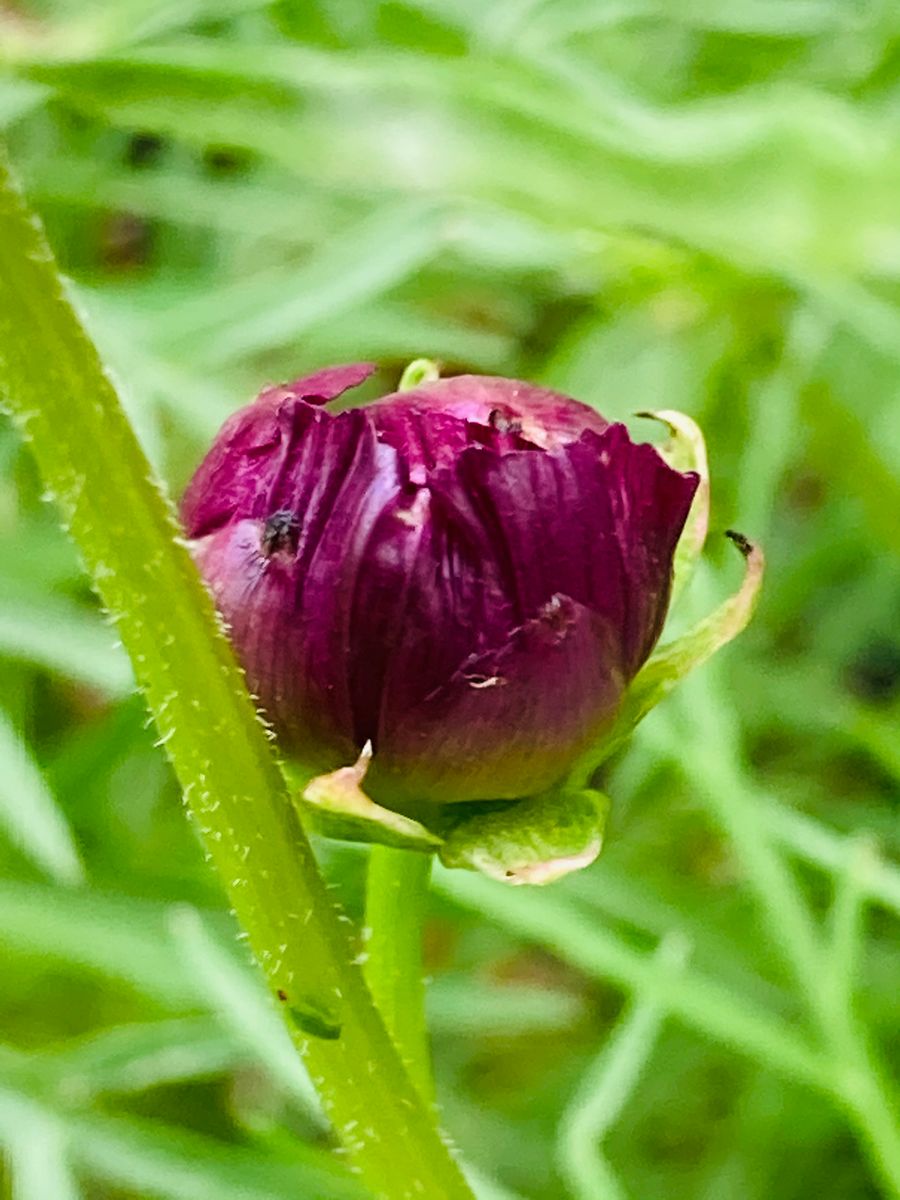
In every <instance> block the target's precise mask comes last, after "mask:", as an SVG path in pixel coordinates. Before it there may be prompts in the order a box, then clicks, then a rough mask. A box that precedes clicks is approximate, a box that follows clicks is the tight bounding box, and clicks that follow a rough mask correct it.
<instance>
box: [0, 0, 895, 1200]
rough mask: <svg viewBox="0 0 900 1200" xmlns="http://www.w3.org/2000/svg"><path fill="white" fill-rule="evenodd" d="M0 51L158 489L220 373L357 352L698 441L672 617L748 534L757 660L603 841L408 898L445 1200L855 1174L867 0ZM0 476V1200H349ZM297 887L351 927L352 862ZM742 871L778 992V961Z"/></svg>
mask: <svg viewBox="0 0 900 1200" xmlns="http://www.w3.org/2000/svg"><path fill="white" fill-rule="evenodd" d="M0 64H2V74H0V129H2V133H3V136H5V138H6V139H7V140H8V143H9V147H10V152H11V154H12V156H13V159H14V162H15V164H16V166H17V167H18V169H19V171H20V173H21V175H22V177H23V178H24V181H25V183H26V186H27V190H28V193H29V196H30V199H31V201H32V203H33V204H34V205H35V207H36V208H37V209H38V210H39V212H40V214H41V216H42V217H43V219H44V221H45V223H46V225H47V228H48V232H49V234H50V237H51V240H52V242H53V245H54V247H55V249H56V252H57V254H58V255H59V257H60V260H61V262H62V264H63V267H64V269H65V271H66V272H67V274H68V275H69V276H70V277H71V278H72V280H73V281H74V284H73V286H74V289H75V292H76V295H77V298H78V300H79V303H80V305H81V307H82V309H83V311H84V313H85V314H86V318H87V320H88V322H89V326H90V329H91V331H92V333H93V335H94V336H95V338H96V339H97V341H98V343H99V345H100V347H101V349H102V352H103V353H104V355H105V357H106V359H107V361H108V363H109V365H110V368H111V370H112V371H113V372H114V374H115V377H116V379H117V382H118V383H119V384H120V385H121V387H122V389H123V392H124V396H125V400H126V403H127V406H128V410H129V413H130V415H131V417H132V419H133V421H134V424H135V426H136V428H137V430H138V432H139V435H140V437H141V440H142V442H143V445H144V447H145V449H146V450H147V452H148V454H149V456H150V458H151V459H152V461H153V462H154V464H155V465H156V467H157V468H158V470H159V471H160V473H161V474H162V475H163V477H164V478H165V479H166V480H167V481H168V483H169V485H170V488H171V490H172V492H173V493H174V494H177V493H178V492H179V490H180V489H181V488H182V487H183V485H184V483H185V481H186V479H187V477H188V475H189V473H190V471H191V469H192V467H193V466H194V465H195V463H196V462H197V461H198V459H199V456H200V455H201V454H202V452H203V449H204V447H205V445H206V444H207V443H208V441H209V439H210V437H211V435H212V433H213V432H214V431H215V429H216V428H217V426H218V424H219V423H220V422H221V420H222V419H223V418H224V416H225V415H226V414H227V413H229V412H230V411H231V410H232V409H233V408H235V407H236V406H237V405H239V404H240V403H242V402H244V401H245V400H247V399H248V398H249V397H250V396H251V395H252V394H254V393H255V392H256V391H257V390H259V388H260V387H261V386H262V385H263V384H264V383H266V382H270V381H275V380H281V379H285V378H290V377H293V376H296V375H299V374H301V373H303V372H304V371H306V370H309V369H314V368H316V367H318V366H321V365H325V364H328V363H331V362H340V361H346V360H349V361H352V360H355V359H359V358H364V357H372V358H374V359H376V360H377V361H378V362H379V364H380V365H381V367H382V372H381V375H380V378H379V386H380V387H382V389H383V388H386V387H392V386H393V385H394V384H395V383H396V380H397V378H398V376H399V372H400V370H401V369H402V367H403V365H404V364H405V362H406V361H408V360H409V359H411V358H413V357H416V356H419V355H421V354H426V355H429V356H431V357H434V358H436V359H438V360H440V361H441V363H442V366H443V369H444V371H445V373H452V372H458V371H461V370H469V371H477V372H486V373H504V374H511V375H515V376H519V377H522V378H526V379H531V380H539V381H542V382H545V383H547V384H549V385H552V386H554V387H557V388H559V389H561V390H564V391H568V392H571V393H572V394H574V395H576V396H578V397H580V398H582V399H584V400H586V401H588V402H590V403H593V404H596V405H597V406H598V407H599V408H601V409H602V411H603V412H604V413H605V414H607V415H608V416H610V417H613V418H620V419H630V416H631V414H633V413H634V412H636V411H640V410H644V409H647V408H654V407H655V408H660V407H665V408H681V409H683V410H685V411H687V412H689V413H690V414H692V415H693V416H694V417H695V418H696V419H697V420H698V421H700V423H701V424H702V425H703V427H704V429H705V430H706V432H707V436H708V438H709V443H710V455H711V464H712V476H713V535H712V537H711V540H710V547H709V554H708V561H707V562H706V563H705V565H704V570H703V571H702V572H701V574H700V575H699V577H698V578H697V579H696V581H695V583H694V585H693V586H692V589H691V593H690V595H689V596H688V597H687V604H686V612H685V613H684V614H676V618H675V619H676V620H678V619H679V616H680V617H681V619H683V618H684V617H685V616H688V617H689V616H696V615H698V614H699V613H702V612H704V611H706V610H707V609H708V608H709V607H710V606H711V605H712V604H713V603H715V601H716V599H717V598H718V597H719V596H721V595H724V594H725V591H726V590H727V589H729V588H731V587H733V586H734V585H735V581H736V578H737V574H738V566H737V564H736V562H733V561H732V558H731V557H730V556H729V554H728V553H727V551H723V550H722V542H723V539H722V538H721V536H719V535H720V534H721V531H722V530H724V529H725V528H726V527H729V526H732V525H734V526H737V527H738V528H739V529H741V530H743V531H745V532H746V533H747V534H749V535H751V536H753V537H756V538H758V539H760V540H761V541H762V543H763V544H764V546H765V548H766V551H767V554H768V558H769V564H770V567H769V574H768V578H767V582H766V587H765V591H764V596H763V600H762V604H761V607H760V611H759V613H758V615H757V618H756V620H755V622H754V624H753V626H752V627H751V629H750V630H749V631H748V632H747V633H746V634H744V635H743V636H742V637H741V639H740V640H739V641H738V642H737V643H735V644H734V645H733V646H732V647H730V648H729V649H728V650H726V651H725V652H723V654H722V655H721V659H720V660H717V661H716V663H715V664H712V665H710V666H708V667H706V668H704V669H703V670H702V671H701V672H700V677H699V678H698V679H697V680H696V681H691V683H690V684H689V685H687V686H686V688H685V689H684V691H683V693H679V694H678V696H676V697H675V698H673V699H672V700H670V701H668V702H667V703H666V704H665V705H663V707H662V708H661V709H659V710H657V712H655V713H654V714H653V715H652V717H651V718H650V719H648V721H647V722H646V725H645V726H643V727H642V728H641V730H640V731H639V734H638V736H637V737H636V739H635V741H634V743H633V744H632V746H631V747H630V748H629V749H628V751H627V752H626V753H625V754H624V755H622V756H620V758H619V760H617V761H616V762H615V763H613V764H612V766H611V768H609V769H608V770H607V771H606V772H605V777H604V780H603V785H604V787H605V788H606V790H608V791H609V793H610V794H611V795H612V796H613V798H614V802H615V807H614V813H613V818H612V828H611V831H610V837H609V843H608V847H607V849H606V850H605V852H604V855H603V856H602V858H601V860H600V861H599V862H598V863H597V864H596V865H595V866H594V867H593V868H591V869H590V870H588V871H586V872H584V873H583V874H581V875H579V876H576V877H574V878H571V879H569V880H566V881H564V882H562V883H560V884H557V885H555V886H553V887H552V888H550V889H547V890H546V891H540V892H539V891H533V892H526V891H525V890H518V891H508V890H507V891H504V890H502V889H500V888H495V887H493V886H491V885H484V886H482V881H480V880H477V879H474V878H471V877H468V876H465V875H462V874H461V873H456V874H450V873H446V872H444V873H440V874H439V875H438V877H437V879H436V884H435V893H434V898H433V903H432V909H431V916H430V921H429V925H428V930H427V955H428V964H429V971H430V975H431V984H430V1003H431V1020H432V1027H433V1034H434V1050H435V1057H436V1068H437V1073H438V1079H439V1091H440V1098H441V1105H442V1110H443V1115H444V1122H445V1124H446V1127H447V1128H448V1130H449V1132H450V1134H451V1135H452V1137H453V1138H454V1139H455V1140H456V1141H457V1143H458V1144H459V1145H460V1147H461V1150H462V1152H463V1154H464V1155H465V1158H466V1160H467V1161H468V1162H469V1163H470V1164H471V1165H472V1167H473V1169H474V1170H475V1171H476V1172H477V1174H478V1177H479V1179H480V1180H481V1182H480V1185H479V1186H480V1194H481V1195H482V1196H483V1197H485V1198H486V1200H487V1198H492V1200H502V1198H504V1197H505V1198H506V1200H509V1198H510V1197H512V1198H515V1197H521V1198H523V1200H557V1198H561V1197H565V1196H572V1197H574V1198H575V1200H595V1198H596V1200H603V1198H605V1197H610V1198H612V1200H620V1198H621V1197H629V1198H630V1200H680V1198H682V1197H683V1198H685V1200H805V1198H807V1197H812V1196H815V1197H823V1198H826V1197H827V1198H828V1200H857V1198H859V1200H862V1198H865V1197H881V1196H896V1195H898V1194H900V1192H898V1190H897V1189H898V1188H900V1183H898V1182H897V1181H898V1180H900V1163H898V1161H897V1156H898V1150H897V1145H898V1141H897V1139H898V1134H897V1131H896V1126H895V1125H894V1126H892V1121H893V1120H895V1117H894V1118H892V1116H891V1113H890V1111H889V1098H888V1096H887V1093H888V1092H889V1090H890V1086H891V1085H890V1084H889V1083H887V1082H886V1080H885V1074H886V1073H887V1072H889V1069H890V1065H891V1060H892V1058H893V1063H894V1065H895V1066H896V1062H897V1058H896V1050H897V1045H898V1040H900V1039H898V1016H900V1004H898V1000H897V996H898V991H900V986H898V981H900V956H898V942H897V930H898V927H897V916H898V913H900V872H898V870H897V868H895V867H892V866H890V865H889V860H890V856H891V854H896V853H897V851H898V848H900V822H898V780H900V723H898V716H900V631H898V615H900V570H898V552H900V473H898V469H897V463H898V461H900V401H898V388H900V9H898V7H897V5H896V4H895V3H892V2H891V0H733V3H728V4H723V3H720V2H719V0H681V2H680V3H665V0H494V2H487V3H485V2H480V3H476V2H475V0H417V2H409V3H387V2H379V0H309V2H308V3H301V2H300V0H281V2H277V0H276V2H271V0H269V2H266V0H218V2H217V3H210V2H208V0H178V2H175V0H115V2H112V0H109V2H107V3H98V2H97V0H93V2H92V3H76V2H74V0H73V2H71V3H69V2H67V3H55V2H52V0H46V2H35V0H13V2H12V3H10V0H0ZM0 332H2V331H0ZM643 425H644V427H643V428H642V423H640V422H638V423H636V424H634V426H633V427H634V428H635V430H639V431H640V432H641V433H642V435H643V436H648V437H652V436H655V435H654V434H653V433H652V430H651V429H650V428H649V427H647V426H646V423H643ZM0 456H2V478H0V681H2V687H0V695H2V702H0V871H2V878H0V961H2V973H0V975H2V984H0V1041H2V1045H0V1142H2V1144H3V1146H4V1147H5V1151H6V1155H5V1163H6V1166H5V1168H4V1171H5V1174H4V1176H3V1179H4V1186H5V1187H6V1189H7V1193H8V1194H9V1195H10V1196H11V1197H13V1198H14V1200H76V1198H77V1197H84V1198H85V1200H101V1198H102V1200H132V1198H135V1197H161V1198H172V1200H288V1198H290V1200H295V1198H297V1197H323V1198H325V1200H341V1198H342V1197H345V1196H347V1197H354V1196H359V1195H360V1194H361V1193H360V1191H359V1186H358V1185H357V1184H356V1183H355V1182H353V1181H352V1180H351V1178H350V1176H349V1175H348V1174H347V1172H346V1170H345V1168H344V1167H342V1166H341V1164H340V1161H339V1160H338V1159H335V1158H334V1156H333V1155H331V1154H330V1153H329V1152H328V1147H329V1145H330V1143H329V1135H328V1134H327V1132H326V1131H325V1130H324V1129H323V1126H322V1122H321V1119H320V1117H319V1116H318V1113H317V1109H316V1106H315V1103H314V1101H313V1100H312V1099H311V1093H310V1089H309V1086H308V1084H307V1082H306V1079H305V1077H304V1075H303V1072H302V1070H301V1069H300V1068H299V1066H298V1065H297V1064H296V1062H295V1061H294V1059H293V1056H292V1052H291V1050H290V1047H289V1046H288V1045H287V1042H286V1036H285V1034H284V1033H283V1031H282V1029H281V1028H280V1026H279V1024H278V1020H277V1018H276V1017H275V1016H274V1014H273V1013H272V1012H271V1010H270V1009H269V1007H268V1003H267V1001H266V999H265V996H264V994H263V991H262V989H261V985H259V984H257V982H256V980H255V977H254V976H253V974H252V973H251V972H250V970H249V969H248V965H247V963H246V961H245V958H244V956H243V954H242V952H241V950H240V948H239V946H238V944H237V943H236V942H235V940H234V938H233V936H232V934H233V930H232V929H231V926H230V923H229V918H228V916H227V914H226V913H225V911H224V906H223V902H222V898H221V893H220V892H219V889H218V887H217V884H216V881H215V880H214V879H213V878H212V877H211V875H210V873H209V871H208V869H207V868H206V865H205V864H204V862H203V859H202V855H201V853H200V851H199V848H198V846H197V843H196V841H195V838H194V835H193V833H192V831H191V830H190V829H189V827H188V825H187V822H186V820H185V818H184V814H183V812H182V809H181V803H180V799H179V796H178V794H177V789H176V787H175V785H174V781H173V778H172V777H171V775H170V773H169V770H168V767H167V765H166V762H165V759H164V756H163V753H162V751H161V750H160V749H158V748H155V746H154V732H153V730H152V729H148V727H147V721H146V716H145V712H144V709H143V706H142V704H141V702H140V700H139V698H137V697H136V696H135V695H134V694H133V691H132V684H131V679H130V673H129V667H128V663H127V661H126V659H125V656H124V654H123V652H122V651H121V650H120V649H119V648H118V647H117V646H116V645H115V643H114V635H113V633H112V631H111V629H110V628H109V626H108V625H107V624H106V623H105V622H104V619H103V617H102V615H101V614H100V612H99V611H98V609H97V606H96V604H95V603H94V602H93V600H92V597H91V594H90V592H89V590H88V588H87V586H86V584H85V582H84V579H83V577H82V575H81V572H80V570H79V566H78V562H77V560H76V556H75V554H74V552H73V550H72V549H71V547H70V546H69V544H68V543H67V541H66V540H65V537H64V535H63V534H62V533H61V532H60V531H59V529H58V525H57V519H56V515H55V513H54V512H53V511H52V510H51V509H50V508H49V507H48V506H46V505H45V504H43V503H42V499H41V487H40V484H39V482H38V480H37V478H36V474H35V471H34V468H33V466H32V464H31V462H30V460H29V457H28V454H27V452H26V451H25V450H24V449H23V448H22V446H21V445H20V444H19V442H18V440H17V439H16V438H15V437H14V436H13V434H12V433H11V431H10V430H9V429H8V428H7V427H6V426H5V425H4V426H3V427H2V428H0ZM761 855H762V857H760V856H761ZM322 858H323V862H324V864H325V867H326V869H327V871H328V873H329V876H330V878H331V880H332V881H333V883H334V886H335V888H336V889H337V890H338V892H339V894H340V895H341V897H342V898H343V899H344V901H345V903H346V904H347V905H348V907H349V908H350V909H351V910H352V911H353V912H357V911H358V905H359V892H360V878H361V870H362V866H363V862H364V859H363V855H362V853H361V852H359V851H357V850H356V849H353V848H337V847H335V846H323V847H322ZM772 862H774V863H775V864H777V867H778V870H779V871H784V870H788V871H790V872H791V873H792V875H791V876H788V886H790V885H791V882H792V880H793V881H795V882H796V886H797V887H798V888H799V889H800V891H801V893H802V896H803V898H804V902H805V903H808V904H809V906H810V911H811V913H812V914H813V916H814V919H815V921H816V926H817V933H818V934H819V936H820V938H821V957H820V960H819V969H817V970H815V971H811V972H810V971H807V972H806V973H804V972H802V971H801V972H799V973H798V972H794V973H792V972H791V971H790V970H788V969H787V968H786V967H785V963H784V961H783V956H782V955H780V954H779V950H778V938H777V936H776V935H777V932H778V926H779V921H780V919H781V916H782V913H781V911H780V902H781V896H780V893H779V890H778V886H777V885H778V881H779V880H782V882H783V875H781V874H779V873H778V872H776V877H774V879H773V877H772V876H771V873H769V875H767V874H766V870H765V865H766V863H769V864H771V863H772ZM761 864H762V865H761ZM785 938H786V940H787V941H788V942H790V938H791V934H790V932H788V933H787V934H785ZM660 942H662V943H663V949H662V951H661V956H662V957H660V955H659V954H656V947H657V945H658V944H659V943H660ZM823 997H824V1001H823V1004H820V1005H819V1007H820V1008H821V1007H823V1006H824V1009H825V1010H826V1013H828V1012H831V1013H833V1014H834V1015H835V1016H834V1020H835V1027H834V1030H832V1031H831V1033H828V1031H827V1030H826V1031H825V1033H824V1034H823V1033H822V1030H821V1029H817V1027H816V1018H815V1011H816V1006H817V1004H818V1003H819V1001H822V998H823ZM731 999H736V1000H737V1001H739V1002H740V1006H743V1007H740V1006H739V1011H734V1010H733V1009H732V1007H730V1001H731ZM747 1012H751V1013H752V1014H756V1015H757V1016H758V1021H757V1024H756V1025H754V1024H753V1021H752V1020H750V1018H748V1017H747ZM811 1013H812V1014H813V1015H810V1014H811ZM850 1014H853V1017H852V1021H851V1016H850ZM842 1022H844V1024H842ZM848 1022H850V1023H851V1024H853V1028H854V1029H855V1030H856V1031H857V1033H858V1032H859V1028H860V1026H864V1027H865V1028H866V1029H867V1030H868V1036H869V1037H870V1039H871V1042H872V1044H873V1046H874V1050H873V1052H872V1054H871V1055H869V1054H868V1053H867V1052H865V1053H864V1052H861V1051H860V1050H859V1044H860V1042H859V1038H857V1039H856V1041H854V1040H853V1038H849V1035H848V1039H849V1040H848V1039H844V1041H842V1036H843V1035H842V1032H841V1031H842V1030H844V1025H845V1024H847V1023H848ZM826 1023H827V1021H826ZM844 1032H846V1031H845V1030H844ZM845 1043H846V1044H845ZM807 1060H809V1061H807ZM876 1060H880V1062H881V1064H882V1065H881V1066H879V1065H878V1061H876ZM884 1064H887V1071H886V1070H885V1067H884ZM892 1139H893V1140H892ZM892 1179H893V1180H894V1184H893V1185H892V1183H891V1180H892Z"/></svg>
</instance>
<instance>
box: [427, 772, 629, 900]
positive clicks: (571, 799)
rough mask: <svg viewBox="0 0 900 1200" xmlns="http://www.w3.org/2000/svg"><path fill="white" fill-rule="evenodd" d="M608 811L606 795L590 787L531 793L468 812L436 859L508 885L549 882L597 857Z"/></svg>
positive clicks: (445, 842) (450, 833)
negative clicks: (501, 804)
mask: <svg viewBox="0 0 900 1200" xmlns="http://www.w3.org/2000/svg"><path fill="white" fill-rule="evenodd" d="M608 812H609V800H608V799H607V797H606V796H604V795H603V794H602V793H601V792H595V791H591V790H590V789H587V788H585V789H582V790H567V789H561V790H560V791H557V792H549V793H544V794H543V795H540V796H529V797H526V798H525V799H524V800H517V801H514V802H513V803H512V804H511V805H509V806H508V807H506V808H503V809H496V808H495V809H493V810H492V811H487V812H485V811H483V810H482V811H480V812H477V813H474V814H472V815H468V816H464V817H463V819H462V820H461V821H460V822H459V823H458V824H457V825H456V826H455V828H454V829H453V830H452V831H451V832H449V833H448V834H447V836H446V839H445V841H444V844H443V846H441V848H440V850H439V851H438V857H439V858H440V860H441V862H442V863H443V864H444V866H446V867H466V868H468V869H469V870H473V871H480V872H481V874H483V875H487V876H489V877H490V878H492V879H499V880H502V881H503V882H504V883H511V884H524V883H528V884H545V883H551V882H552V881H553V880H554V879H559V878H561V877H562V876H563V875H568V874H569V873H570V872H571V871H579V870H581V868H582V867H587V866H589V865H590V864H591V863H592V862H593V861H594V859H595V858H596V857H597V855H598V854H599V853H600V850H601V848H602V846H603V831H604V829H605V827H606V817H607V813H608Z"/></svg>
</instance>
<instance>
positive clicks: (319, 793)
mask: <svg viewBox="0 0 900 1200" xmlns="http://www.w3.org/2000/svg"><path fill="white" fill-rule="evenodd" d="M371 760H372V748H371V745H370V744H368V743H367V744H366V745H365V746H364V747H363V751H362V753H361V754H360V756H359V758H358V759H357V760H356V762H355V763H354V764H353V766H351V767H340V768H339V769H338V770H337V771H329V772H328V774H326V775H316V776H315V777H314V778H313V779H311V780H310V781H309V782H308V783H307V784H306V786H305V787H304V788H303V790H302V792H301V793H300V795H299V797H298V799H297V803H298V807H299V809H300V814H301V816H302V817H303V818H304V819H305V820H306V821H307V823H308V824H309V825H310V826H311V827H312V829H313V831H314V832H315V833H319V834H322V835H323V836H325V837H331V838H338V839H340V840H342V841H350V842H378V843H380V844H381V845H384V846H396V847H399V848H400V849H405V850H421V851H431V850H434V849H435V848H436V847H437V846H439V845H440V844H441V839H440V838H439V837H437V836H436V835H435V834H433V833H431V832H430V830H428V829H426V828H425V826H424V825H421V824H420V823H419V822H418V821H414V820H413V819H412V817H406V816H404V815H403V814H402V813H398V812H392V811H391V809H389V808H382V807H381V805H380V804H376V803H375V801H374V800H372V799H370V797H369V796H367V795H366V793H365V792H364V791H363V789H362V782H363V780H364V779H365V776H366V772H367V771H368V769H369V763H370V762H371Z"/></svg>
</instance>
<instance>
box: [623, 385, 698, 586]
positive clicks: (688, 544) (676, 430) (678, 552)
mask: <svg viewBox="0 0 900 1200" xmlns="http://www.w3.org/2000/svg"><path fill="white" fill-rule="evenodd" d="M635 415H636V416H639V417H647V418H648V419H650V420H652V421H661V422H662V423H663V424H664V425H665V426H666V428H667V429H668V430H669V435H670V436H669V437H668V439H667V440H666V441H665V442H663V444H662V445H661V446H660V447H659V452H660V454H661V455H662V456H663V458H664V459H665V460H666V462H667V463H668V464H669V466H670V467H673V468H674V469H675V470H676V471H694V472H696V474H697V475H699V476H700V483H699V484H698V485H697V491H696V492H695V493H694V499H693V502H692V504H691V509H690V512H689V513H688V517H687V520H686V521H685V523H684V529H683V530H682V531H681V537H680V538H679V539H678V545H677V547H676V549H675V558H674V562H673V565H672V594H671V599H670V601H669V603H670V605H672V604H674V603H675V601H676V600H677V598H678V596H679V595H680V594H681V593H682V592H683V591H684V589H685V586H686V585H687V582H688V580H689V579H690V577H691V575H692V574H693V571H694V567H695V566H696V565H697V561H698V559H699V558H700V555H701V554H702V553H703V547H704V545H705V543H706V535H707V532H708V531H709V463H708V462H707V457H706V442H705V441H704V439H703V431H702V430H701V428H700V426H699V425H698V424H697V422H696V421H694V420H692V418H691V417H689V416H687V415H686V414H685V413H681V412H676V411H675V409H670V408H667V409H661V410H660V411H659V412H641V413H637V414H635Z"/></svg>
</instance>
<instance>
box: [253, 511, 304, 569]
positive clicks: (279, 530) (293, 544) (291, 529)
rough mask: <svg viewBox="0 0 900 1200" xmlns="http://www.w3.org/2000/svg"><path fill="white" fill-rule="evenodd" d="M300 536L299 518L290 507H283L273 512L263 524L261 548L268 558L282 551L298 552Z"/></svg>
mask: <svg viewBox="0 0 900 1200" xmlns="http://www.w3.org/2000/svg"><path fill="white" fill-rule="evenodd" d="M299 538H300V522H299V520H298V519H297V517H296V516H295V515H294V514H293V513H292V512H291V511H290V509H288V508H282V509H279V511H278V512H275V513H272V515H271V517H269V518H268V520H267V521H266V523H265V525H264V526H263V531H262V537H261V538H260V541H259V548H260V551H261V553H262V554H263V555H264V556H265V557H266V558H271V557H272V555H273V554H278V553H279V552H281V551H286V552H287V553H288V554H296V552H297V543H298V541H299Z"/></svg>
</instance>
